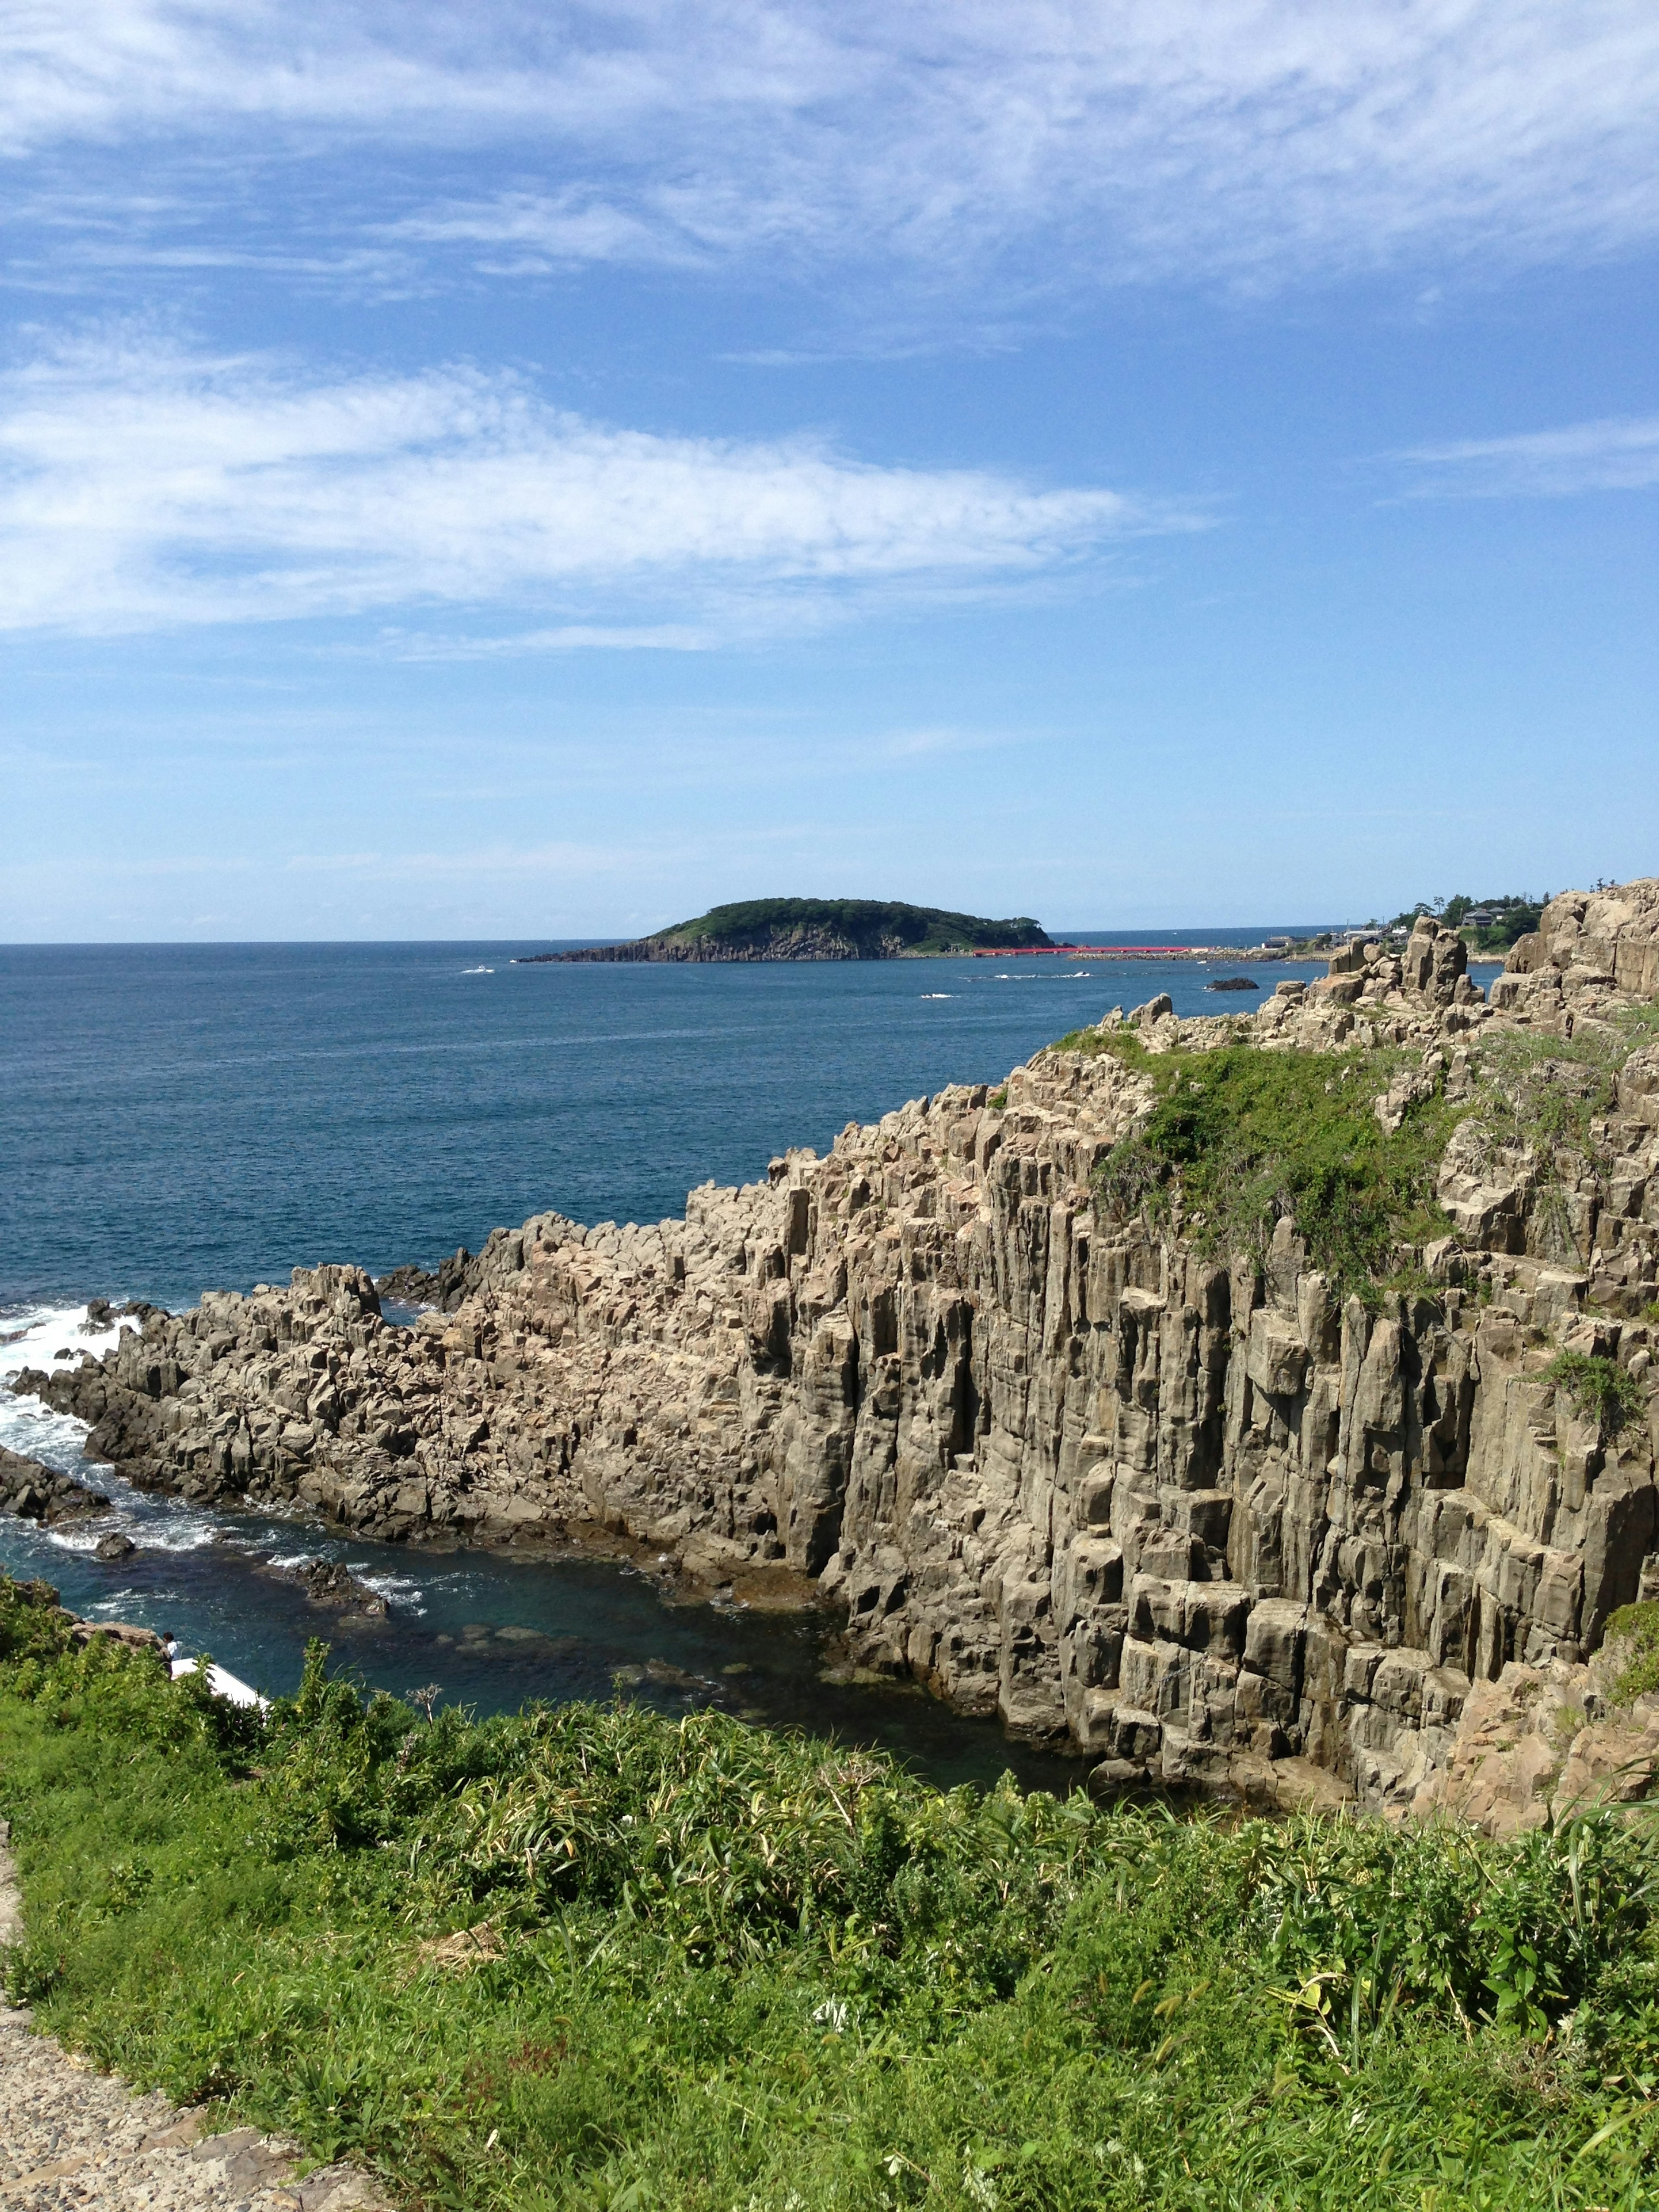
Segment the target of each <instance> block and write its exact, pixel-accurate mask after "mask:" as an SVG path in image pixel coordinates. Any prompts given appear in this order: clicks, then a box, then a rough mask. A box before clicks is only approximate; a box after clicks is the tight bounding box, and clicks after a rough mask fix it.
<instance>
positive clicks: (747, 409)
mask: <svg viewBox="0 0 1659 2212" xmlns="http://www.w3.org/2000/svg"><path fill="white" fill-rule="evenodd" d="M0 49H3V50H0V161H3V162H4V165H5V167H4V174H5V182H6V185H7V190H6V192H5V197H4V201H3V210H4V234H3V259H0V268H3V272H4V276H5V285H4V289H3V313H4V315H5V319H6V322H5V330H4V336H3V349H0V519H3V529H0V632H3V635H0V653H3V669H4V674H3V694H0V696H3V715H0V775H3V778H4V789H5V792H6V797H7V804H6V807H5V811H4V816H3V819H4V823H5V832H4V843H3V877H0V938H4V939H11V940H24V939H36V940H40V939H46V940H51V939H120V938H150V939H155V938H160V939H175V938H198V939H216V938H230V937H255V938H259V937H278V938H282V937H295V938H298V937H313V938H314V937H321V938H354V937H357V938H361V937H397V936H463V937H467V936H474V937H495V936H564V935H599V934H603V933H613V932H614V933H633V932H634V931H635V930H641V929H645V928H649V927H654V926H658V925H660V924H662V923H664V922H666V921H673V920H677V919H680V918H682V917H684V916H685V915H690V914H693V913H695V912H697V911H699V910H700V909H701V908H703V907H705V906H707V905H708V904H711V903H713V902H716V901H718V900H721V899H727V898H738V897H745V896H757V895H760V894H763V893H773V892H783V891H803V892H813V893H822V894H842V895H854V896H882V897H903V898H911V899H915V900H919V901H923V902H929V903H939V904H944V905H949V906H952V907H961V908H970V909H973V910H975V911H981V912H987V913H994V914H1007V913H1012V912H1028V913H1033V914H1036V915H1038V916H1040V917H1041V918H1042V920H1044V921H1047V922H1048V923H1049V924H1050V925H1051V926H1055V927H1068V926H1069V927H1085V926H1090V925H1092V926H1095V927H1133V926H1135V925H1138V924H1143V923H1144V924H1147V925H1152V924H1161V923H1170V924H1175V923H1187V922H1201V921H1209V922H1216V923H1228V922H1245V921H1260V920H1267V919H1293V918H1303V917H1308V918H1312V917H1316V916H1317V917H1336V916H1346V915H1352V916H1363V915H1368V914H1370V913H1372V912H1375V911H1379V910H1384V909H1387V910H1392V909H1393V908H1395V907H1396V906H1398V905H1401V904H1403V903H1407V902H1410V901H1412V900H1414V899H1416V898H1418V897H1419V896H1437V895H1444V894H1447V893H1449V892H1451V891H1453V890H1459V889H1465V890H1471V891H1473V892H1475V893H1476V894H1485V893H1490V892H1495V891H1501V890H1510V889H1512V888H1513V889H1528V888H1530V889H1534V890H1539V889H1544V888H1547V889H1552V890H1554V889H1559V888H1560V887H1562V886H1563V885H1564V884H1567V883H1575V882H1576V883H1583V882H1588V881H1589V880H1592V879H1594V878H1597V877H1607V878H1622V877H1626V876H1630V875H1634V874H1639V873H1652V872H1659V842H1656V837H1655V829H1656V800H1655V790H1656V778H1655V775H1654V765H1655V759H1656V744H1655V735H1656V732H1655V701H1656V698H1659V681H1656V678H1659V665H1656V664H1659V623H1656V621H1655V618H1654V590H1653V586H1654V581H1655V565H1656V564H1655V558H1654V553H1655V513H1656V496H1655V495H1656V490H1659V378H1656V345H1655V340H1656V325H1659V318H1656V308H1655V283H1654V279H1655V275H1656V269H1659V250H1656V249H1659V160H1656V155H1655V148H1656V145H1659V13H1656V11H1655V10H1654V9H1653V8H1652V6H1651V5H1650V3H1649V0H1628V3H1626V0H1603V4H1588V0H1237V4H1229V0H1202V3H1201V4H1200V0H1115V4H1110V5H1108V4H1104V0H1097V4H1086V3H1085V0H1073V4H1057V3H1051V0H1031V3H1030V4H1028V5H1026V6H1024V7H1022V8H1019V9H1012V8H1009V7H1007V6H1006V5H994V4H990V0H983V3H981V0H949V4H947V3H946V0H915V4H912V5H909V6H907V7H904V8H902V9H894V8H892V7H890V6H877V5H874V4H863V3H862V0H839V4H836V5H833V6H832V5H829V4H823V5H806V4H794V5H769V6H767V5H757V4H753V0H680V4H662V5H653V4H650V0H635V4H630V5H605V4H598V5H591V6H586V7H580V8H578V7H570V6H563V5H560V4H557V0H544V4H540V5H537V6H529V5H524V6H520V5H514V4H507V0H473V4H471V5H469V6H468V7H466V8H465V9H457V8H455V7H453V5H447V6H436V5H425V4H421V0H398V4H359V5H356V6H352V5H349V4H343V0H331V4H329V5H327V6H324V5H322V4H320V0H284V4H283V5H281V6H280V7H279V6H276V5H268V4H265V0H195V4H185V0H81V4H80V5H78V6H76V8H74V9H65V8H62V7H60V6H48V5H46V4H40V0H15V4H14V5H13V6H11V7H10V8H9V9H4V10H0Z"/></svg>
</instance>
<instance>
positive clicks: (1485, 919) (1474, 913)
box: [1463, 906, 1498, 929]
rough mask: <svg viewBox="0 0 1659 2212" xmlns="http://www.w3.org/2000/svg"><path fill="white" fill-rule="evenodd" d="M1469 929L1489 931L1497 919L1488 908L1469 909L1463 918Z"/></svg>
mask: <svg viewBox="0 0 1659 2212" xmlns="http://www.w3.org/2000/svg"><path fill="white" fill-rule="evenodd" d="M1463 919H1464V921H1467V922H1468V925H1469V927H1470V928H1471V929H1490V928H1491V927H1492V924H1493V922H1495V921H1497V919H1498V916H1497V915H1495V914H1494V913H1493V912H1492V909H1491V908H1490V907H1484V906H1475V907H1471V908H1469V910H1468V913H1467V914H1466V915H1464V917H1463Z"/></svg>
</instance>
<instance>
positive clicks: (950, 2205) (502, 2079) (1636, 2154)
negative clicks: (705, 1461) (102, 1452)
mask: <svg viewBox="0 0 1659 2212" xmlns="http://www.w3.org/2000/svg"><path fill="white" fill-rule="evenodd" d="M45 1595H46V1594H45V1593H44V1592H43V1591H41V1590H40V1589H39V1587H38V1586H37V1587H36V1588H35V1589H33V1591H30V1592H27V1593H25V1592H22V1591H20V1590H18V1589H15V1588H14V1587H12V1586H11V1585H9V1584H6V1583H3V1581H0V1739H3V1741H4V1743H5V1746H6V1757H5V1760H4V1765H3V1769H0V1809H3V1810H4V1812H5V1813H6V1814H9V1817H10V1819H11V1820H12V1822H13V1825H14V1844H15V1849H16V1851H17V1855H18V1857H19V1860H20V1863H21V1869H22V1875H23V1881H24V1888H25V1899H26V1907H27V1941H26V1942H25V1943H24V1944H23V1945H22V1946H21V1948H19V1949H17V1950H15V1952H13V1953H12V1954H10V1955H9V1959H8V1960H7V1962H6V1965H7V1973H8V1977H9V1988H10V1991H11V1994H12V1995H13V1996H14V1998H15V1999H16V2000H18V2001H27V2002H30V2003H32V2004H33V2006H34V2008H35V2017H36V2021H37V2024H38V2025H39V2026H40V2027H42V2028H43V2029H46V2030H48V2031H50V2032H52V2033H56V2034H58V2035H60V2036H62V2037H64V2039H66V2040H67V2041H68V2042H69V2043H70V2045H72V2046H75V2047H77V2048H79V2049H82V2050H83V2051H87V2052H88V2053H89V2054H90V2055H91V2056H92V2057H94V2059H96V2060H97V2061H98V2063H100V2064H104V2065H112V2066H117V2067H118V2068H120V2069H121V2070H122V2071H123V2072H124V2073H125V2074H126V2075H128V2076H129V2078H131V2080H133V2081H136V2082H137V2083H139V2084H141V2085H146V2086H148V2085H149V2084H153V2083H159V2084H161V2086H163V2087H166V2088H167V2089H168V2090H169V2091H170V2092H171V2093H172V2094H173V2095H174V2096H175V2097H177V2098H179V2099H182V2100H185V2101H194V2100H216V2101H221V2102H222V2104H223V2105H224V2106H227V2107H228V2112H229V2113H230V2114H234V2116H235V2117H236V2118H240V2119H246V2120H250V2121H252V2122H255V2123H257V2124H259V2125H261V2126H264V2127H268V2128H275V2129H280V2130H283V2131H284V2132H287V2133H290V2134H292V2135H294V2136H297V2137H298V2138H299V2139H300V2140H301V2142H303V2143H304V2144H305V2145H306V2146H307V2148H308V2150H309V2151H310V2152H311V2153H312V2154H314V2155H315V2156H317V2157H319V2158H332V2157H335V2156H337V2155H341V2154H349V2155H351V2156H354V2157H356V2158H358V2159H360V2160H362V2161H363V2162H365V2163H367V2164H368V2165H370V2166H374V2167H376V2168H378V2169H380V2171H381V2172H383V2173H384V2174H386V2176H387V2177H388V2178H389V2179H390V2180H391V2182H392V2185H393V2187H394V2188H395V2189H396V2191H398V2193H399V2194H400V2195H401V2196H402V2197H404V2200H405V2201H408V2202H410V2203H421V2204H422V2205H425V2206H428V2207H437V2206H454V2207H457V2208H459V2207H462V2206H465V2207H466V2208H468V2212H485V2208H494V2207H513V2208H520V2207H522V2208H526V2212H528V2208H532V2207H533V2208H536V2209H537V2212H550V2208H559V2209H560V2212H564V2208H570V2212H601V2208H604V2212H624V2208H626V2209H627V2212H644V2208H646V2207H651V2208H653V2212H657V2208H662V2212H681V2209H682V2208H684V2212H693V2208H695V2209H696V2212H729V2209H730V2208H732V2207H733V2206H736V2207H739V2208H744V2212H747V2208H750V2207H753V2208H754V2209H755V2212H853V2208H859V2212H862V2209H863V2208H866V2207H867V2208H872V2212H874V2208H883V2212H889V2208H898V2207H901V2206H905V2207H910V2206H914V2207H917V2208H924V2207H925V2208H938V2212H987V2208H1001V2212H1083V2208H1085V2207H1087V2208H1090V2212H1095V2208H1098V2207H1102V2206H1107V2207H1111V2206H1121V2207H1125V2208H1127V2207H1129V2206H1134V2207H1136V2208H1137V2209H1138V2212H1139V2208H1152V2212H1199V2208H1200V2207H1206V2208H1216V2212H1219V2208H1224V2207H1233V2208H1243V2207H1245V2206H1249V2207H1251V2208H1255V2207H1272V2206H1279V2207H1290V2206H1303V2207H1310V2208H1311V2207H1315V2206H1317V2207H1319V2208H1322V2212H1361V2208H1365V2212H1381V2208H1383V2207H1405V2206H1410V2207H1411V2208H1413V2212H1418V2208H1419V2207H1421V2206H1423V2205H1425V2204H1434V2205H1437V2206H1443V2207H1452V2206H1468V2207H1474V2206H1481V2207H1492V2208H1496V2207H1498V2206H1503V2207H1504V2208H1530V2207H1534V2206H1536V2207H1544V2206H1551V2207H1557V2206H1562V2205H1567V2204H1591V2203H1595V2204H1603V2205H1607V2206H1609V2207H1612V2206H1615V2205H1616V2206H1618V2207H1620V2208H1627V2207H1628V2208H1634V2207H1635V2206H1637V2205H1638V2204H1644V2203H1650V2202H1651V2201H1652V2198H1651V2191H1652V2188H1653V2183H1654V2176H1655V2172H1656V2170H1659V2118H1656V2106H1655V2105H1654V2103H1653V2102H1652V2101H1651V2100H1652V2097H1653V2092H1654V2089H1655V2087H1656V2086H1659V1943H1656V1936H1659V1930H1656V1911H1655V1908H1656V1903H1659V1898H1656V1884H1655V1875H1654V1867H1655V1860H1654V1857H1653V1854H1652V1849H1651V1839H1650V1832H1649V1829H1648V1827H1647V1826H1646V1825H1645V1824H1644V1823H1643V1822H1642V1820H1641V1817H1640V1816H1638V1822H1637V1823H1636V1824H1630V1825H1627V1824H1626V1821H1625V1820H1621V1819H1620V1817H1619V1816H1618V1815H1616V1814H1607V1813H1602V1814H1595V1815H1589V1816H1586V1817H1584V1818H1583V1819H1580V1820H1573V1821H1571V1822H1569V1823H1566V1824H1565V1825H1564V1826H1561V1827H1559V1828H1557V1829H1554V1830H1553V1831H1549V1832H1538V1833H1534V1834H1530V1835H1528V1836H1527V1837H1525V1838H1522V1839H1520V1840H1518V1841H1516V1842H1515V1843H1512V1844H1489V1843H1485V1842H1482V1841H1481V1840H1480V1838H1478V1837H1475V1836H1474V1835H1473V1834H1471V1833H1469V1832H1465V1831H1462V1830H1459V1829H1457V1828H1455V1827H1452V1826H1438V1827H1434V1828H1431V1829H1428V1830H1415V1831H1413V1830H1410V1829H1406V1830H1401V1829H1396V1828H1395V1827H1392V1826H1389V1825H1387V1824H1385V1823H1382V1822H1374V1823H1361V1824H1353V1823H1349V1822H1336V1821H1326V1822H1316V1821H1311V1820H1291V1821H1278V1822H1266V1821H1261V1820H1244V1821H1237V1822H1233V1821H1224V1820H1218V1819H1198V1820H1177V1819H1175V1818H1172V1817H1170V1815H1169V1814H1167V1813H1165V1812H1164V1811H1162V1810H1160V1809H1158V1808H1140V1809H1135V1808H1127V1809H1118V1810H1113V1811H1105V1810H1102V1809H1100V1808H1097V1807H1095V1806H1093V1805H1091V1803H1090V1802H1089V1801H1088V1800H1087V1799H1086V1798H1085V1797H1083V1796H1075V1797H1073V1798H1072V1799H1071V1800H1069V1801H1068V1802H1065V1803H1061V1802H1057V1801H1056V1800H1055V1799H1054V1798H1052V1797H1048V1796H1041V1795H1037V1796H1030V1797H1026V1798H1022V1797H1020V1796H1018V1793H1017V1792H1016V1791H1015V1790H1014V1789H1013V1788H1012V1785H1011V1784H1006V1785H1005V1786H1003V1787H1002V1788H1000V1789H999V1790H994V1791H992V1792H990V1793H988V1794H985V1795H981V1794H979V1793H977V1792H975V1791H973V1790H955V1791H952V1792H950V1793H948V1794H945V1793H941V1792H939V1791H938V1790H933V1789H931V1788H929V1787H928V1786H927V1785H926V1784H922V1783H920V1782H918V1781H916V1780H915V1779H914V1778H910V1777H908V1776H907V1775H905V1774H904V1773H902V1771H899V1770H898V1769H896V1767H894V1766H893V1765H891V1763H890V1761H888V1760H887V1759H884V1758H880V1757H878V1756H874V1755H872V1754H868V1753H861V1752H848V1751H847V1750H845V1749H836V1747H832V1746H830V1745H827V1744H823V1743H814V1742H811V1741H807V1740H805V1739H802V1738H798V1737H792V1736H780V1735H771V1734H768V1733H766V1732H764V1731H762V1730H757V1729H747V1728H745V1727H744V1726H743V1725H742V1724H741V1723H738V1722H734V1721H732V1720H729V1719H727V1718H726V1717H722V1716H720V1715H716V1714H708V1713H706V1714H700V1715H696V1716H693V1717H690V1718H688V1719H686V1720H684V1721H681V1722H678V1723H673V1722H670V1721H666V1720H664V1719H661V1718H659V1717H656V1716H654V1715H653V1714H650V1713H647V1712H645V1711H639V1710H636V1709H630V1708H626V1707H611V1708H605V1709H600V1708H596V1707H593V1706H589V1705H572V1706H567V1707H564V1708H562V1709H560V1710H557V1711H550V1710H548V1709H545V1708H530V1709H527V1710H526V1711H525V1712H523V1713H521V1714H518V1715H510V1716H501V1717H497V1718H495V1719H492V1720H489V1721H487V1722H483V1723H474V1722H472V1721H471V1720H469V1719H468V1718H467V1717H465V1715H463V1714H461V1713H459V1712H458V1711H453V1710H447V1711H446V1710H444V1709H442V1708H439V1709H438V1710H437V1711H435V1712H433V1713H431V1714H430V1715H423V1714H422V1712H420V1711H416V1710H414V1709H412V1708H410V1706H408V1705H400V1704H398V1703H396V1702H394V1701H393V1700H392V1699H389V1698H385V1697H375V1698H372V1699H364V1698H363V1697H362V1695H361V1694H360V1693H359V1692H357V1691H356V1690H355V1689H354V1688H352V1687H351V1686H349V1684H346V1683H343V1682H339V1681H330V1680H328V1679H327V1676H326V1673H325V1667H324V1664H323V1658H322V1654H321V1652H320V1650H313V1655H312V1657H311V1660H310V1662H309V1663H308V1664H307V1669H306V1675H305V1680H304V1682H303V1684H302V1686H301V1689H300V1692H299V1693H298V1695H297V1696H296V1697H295V1698H294V1699H290V1700H284V1701H281V1702H279V1703H278V1704H277V1705H276V1706H275V1707H274V1709H273V1710H272V1711H270V1714H269V1715H268V1716H264V1717H262V1716H259V1715H258V1714H252V1715H248V1714H241V1713H238V1712H237V1711H235V1710H234V1709H232V1708H228V1707H226V1706H224V1705H222V1703H220V1702H219V1701H217V1700H216V1699H213V1698H212V1697H211V1696H210V1695H209V1694H207V1693H206V1692H204V1690H203V1689H202V1688H201V1686H200V1678H199V1677H197V1678H186V1679H185V1680H182V1681H180V1682H178V1683H173V1682H169V1681H168V1680H167V1678H166V1676H165V1674H163V1672H162V1670H161V1668H159V1667H157V1666H156V1665H155V1662H154V1661H153V1660H151V1659H149V1657H148V1656H145V1655H143V1654H140V1653H133V1652H128V1651H125V1650H121V1649H120V1648H118V1647H114V1646H110V1645H106V1644H100V1643H96V1642H94V1644H92V1645H91V1646H90V1647H89V1648H88V1649H86V1650H76V1649H75V1648H73V1645H72V1644H71V1641H70V1636H69V1634H68V1632H67V1627H66V1626H65V1624H64V1617H63V1616H61V1615H58V1614H56V1613H52V1611H50V1610H49V1609H48V1607H46V1605H45V1604H44V1603H43V1602H41V1601H42V1599H43V1597H44V1596H45ZM29 1599H33V1602H29V1601H28V1600H29Z"/></svg>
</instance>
